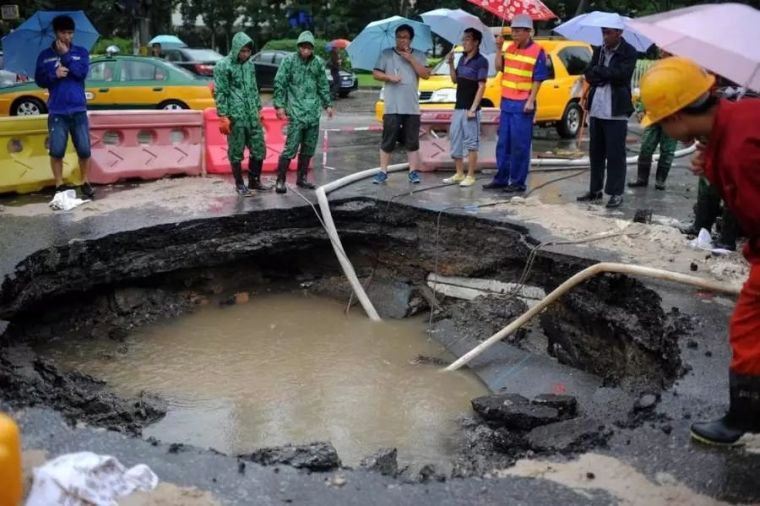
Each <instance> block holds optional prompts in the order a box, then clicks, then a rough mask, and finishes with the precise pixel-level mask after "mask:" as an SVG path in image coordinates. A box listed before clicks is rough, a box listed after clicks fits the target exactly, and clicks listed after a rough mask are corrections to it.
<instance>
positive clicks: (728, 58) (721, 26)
mask: <svg viewBox="0 0 760 506" xmlns="http://www.w3.org/2000/svg"><path fill="white" fill-rule="evenodd" d="M628 24H629V26H630V27H631V28H633V29H635V30H636V31H638V32H639V33H641V34H643V35H644V36H645V37H647V38H649V39H651V40H652V41H653V42H654V43H655V44H657V45H658V46H659V47H661V48H662V49H664V50H665V51H667V52H669V53H672V54H674V55H678V56H685V57H687V58H691V59H692V60H694V61H695V62H697V63H698V64H699V65H701V66H703V67H704V68H706V69H707V70H710V71H711V72H714V73H716V74H718V75H720V76H723V77H725V78H727V79H730V80H731V81H733V82H735V83H736V84H738V85H739V86H745V87H747V88H751V89H753V90H755V91H760V49H758V48H760V11H758V10H757V9H753V8H752V7H749V6H748V5H742V4H734V3H730V4H708V5H696V6H694V7H686V8H684V9H677V10H674V11H670V12H665V13H662V14H655V15H653V16H646V17H643V18H638V19H632V20H631V21H629V23H628Z"/></svg>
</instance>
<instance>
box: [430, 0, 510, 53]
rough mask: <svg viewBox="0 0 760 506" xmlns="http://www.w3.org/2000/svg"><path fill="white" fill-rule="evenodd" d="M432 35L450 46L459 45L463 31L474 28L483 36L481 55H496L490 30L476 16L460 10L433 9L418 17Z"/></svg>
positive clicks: (494, 43) (494, 42)
mask: <svg viewBox="0 0 760 506" xmlns="http://www.w3.org/2000/svg"><path fill="white" fill-rule="evenodd" d="M420 16H421V17H422V20H423V21H424V22H425V24H427V25H428V26H429V27H430V29H431V30H432V31H433V33H436V34H438V35H439V36H440V37H442V38H444V39H446V40H447V41H449V42H451V43H452V44H461V43H462V37H464V31H465V30H466V29H468V28H474V29H475V30H477V31H479V32H480V33H482V34H483V39H482V40H481V41H480V52H481V53H483V54H496V41H495V40H494V37H493V36H492V35H491V30H490V28H488V27H487V26H486V25H485V24H484V23H483V22H482V21H481V20H480V18H478V17H477V16H473V15H472V14H470V13H469V12H465V11H463V10H462V9H455V10H452V9H434V10H432V11H428V12H425V13H423V14H421V15H420Z"/></svg>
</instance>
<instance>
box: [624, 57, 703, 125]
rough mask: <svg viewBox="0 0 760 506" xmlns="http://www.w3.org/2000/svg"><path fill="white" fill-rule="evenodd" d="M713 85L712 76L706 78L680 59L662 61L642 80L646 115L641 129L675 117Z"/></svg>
mask: <svg viewBox="0 0 760 506" xmlns="http://www.w3.org/2000/svg"><path fill="white" fill-rule="evenodd" d="M713 84H715V76H713V75H711V74H708V73H707V72H706V71H705V70H704V69H703V68H702V67H700V66H699V65H697V64H696V63H694V62H693V61H691V60H689V59H688V58H681V57H679V56H671V57H669V58H664V59H662V60H660V61H658V62H657V63H655V64H654V65H652V67H651V68H650V69H649V70H648V71H647V72H646V73H645V74H644V75H643V76H642V78H641V83H640V84H639V87H640V88H641V101H642V102H643V104H644V108H645V109H646V115H645V116H644V119H642V120H641V126H643V127H647V126H649V125H651V124H652V123H657V122H658V121H660V120H662V119H664V118H666V117H668V116H670V115H671V114H674V113H676V112H678V111H680V110H681V109H683V108H684V107H687V106H689V105H691V104H693V103H694V102H695V101H697V100H698V99H699V98H700V97H702V96H704V95H705V93H707V92H709V91H710V89H711V88H712V87H713Z"/></svg>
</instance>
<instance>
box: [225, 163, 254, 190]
mask: <svg viewBox="0 0 760 506" xmlns="http://www.w3.org/2000/svg"><path fill="white" fill-rule="evenodd" d="M230 165H231V166H232V177H234V178H235V191H236V192H238V194H239V195H250V194H251V191H250V190H249V189H248V188H246V186H245V183H244V182H243V168H242V167H241V165H240V162H232V163H231V164H230Z"/></svg>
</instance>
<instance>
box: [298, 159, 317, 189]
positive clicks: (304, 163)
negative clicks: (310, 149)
mask: <svg viewBox="0 0 760 506" xmlns="http://www.w3.org/2000/svg"><path fill="white" fill-rule="evenodd" d="M310 161H311V157H310V156H305V155H298V178H297V179H296V185H297V186H299V187H300V188H305V189H307V190H313V189H314V188H316V186H314V185H313V184H311V183H309V182H308V181H306V174H307V173H308V172H309V162H310Z"/></svg>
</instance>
